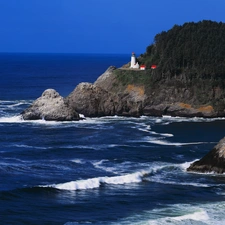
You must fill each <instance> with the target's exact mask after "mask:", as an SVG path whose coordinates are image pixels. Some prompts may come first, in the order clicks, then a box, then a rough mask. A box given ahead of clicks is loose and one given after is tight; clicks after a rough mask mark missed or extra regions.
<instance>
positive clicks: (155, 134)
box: [0, 54, 225, 225]
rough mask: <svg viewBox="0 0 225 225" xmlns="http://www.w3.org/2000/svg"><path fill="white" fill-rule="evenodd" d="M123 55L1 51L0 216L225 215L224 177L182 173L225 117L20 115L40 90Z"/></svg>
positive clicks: (37, 220) (211, 219)
mask: <svg viewBox="0 0 225 225" xmlns="http://www.w3.org/2000/svg"><path fill="white" fill-rule="evenodd" d="M129 59H130V56H129V55H82V54H80V55H73V54H0V224H21V225H22V224H35V225H36V224H42V225H45V224H46V225H47V224H51V225H59V224H60V225H75V224H135V225H140V224H152V225H158V224H179V225H180V224H210V225H211V224H218V225H220V224H221V225H222V224H224V223H225V215H224V207H225V176H224V175H215V174H196V173H187V172H186V168H187V167H188V166H189V165H190V163H191V162H193V161H194V160H196V159H199V158H201V157H202V156H203V155H204V154H206V153H207V152H208V151H209V150H210V149H211V148H212V147H213V146H214V145H215V144H216V143H217V142H218V141H219V140H220V139H221V138H222V137H223V136H224V127H225V119H223V118H220V119H219V118H215V119H203V118H192V119H187V118H179V117H176V118H172V117H167V116H165V117H161V118H160V117H140V118H124V117H117V116H115V117H102V118H86V119H85V120H83V121H76V122H54V121H52V122H47V121H44V120H38V121H23V120H22V118H21V117H20V116H19V113H20V112H21V111H22V110H23V109H25V108H26V107H28V106H29V105H30V104H31V103H32V101H33V100H34V99H36V98H37V97H39V96H40V95H41V94H42V92H43V91H44V90H45V89H47V88H55V89H56V90H57V91H58V92H59V93H60V94H61V95H62V96H67V95H68V94H69V93H70V92H71V91H72V90H73V89H74V88H75V86H76V85H77V84H78V83H80V82H83V81H85V82H94V81H95V80H96V79H97V77H98V76H99V75H101V74H102V73H103V72H104V71H105V70H106V69H107V68H108V66H110V65H115V66H117V67H119V66H122V65H123V64H125V63H127V62H128V61H129Z"/></svg>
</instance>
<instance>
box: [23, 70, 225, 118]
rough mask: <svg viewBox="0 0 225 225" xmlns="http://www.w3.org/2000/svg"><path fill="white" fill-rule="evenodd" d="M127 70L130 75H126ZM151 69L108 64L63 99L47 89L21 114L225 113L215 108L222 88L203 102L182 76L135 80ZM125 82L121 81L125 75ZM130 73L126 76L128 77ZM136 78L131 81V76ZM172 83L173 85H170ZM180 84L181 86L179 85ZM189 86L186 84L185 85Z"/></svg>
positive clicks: (192, 115)
mask: <svg viewBox="0 0 225 225" xmlns="http://www.w3.org/2000/svg"><path fill="white" fill-rule="evenodd" d="M124 73H127V74H128V75H127V74H124ZM129 73H133V75H131V76H130V75H129ZM148 73H149V72H148V71H130V72H129V71H125V72H124V71H123V70H122V69H117V68H115V67H113V66H111V67H109V68H108V69H107V70H106V71H105V73H103V74H102V75H101V76H100V77H99V78H98V79H97V80H96V81H95V82H94V83H93V84H91V83H80V84H79V85H78V86H77V87H76V88H75V89H74V90H73V91H72V92H71V93H70V95H69V96H67V97H65V98H63V97H62V96H60V95H59V93H57V92H56V91H55V90H52V89H48V90H46V91H44V93H43V94H42V96H41V97H40V98H38V99H37V100H36V101H34V102H33V104H32V105H31V106H30V107H29V108H28V109H26V110H24V111H23V112H22V113H21V114H22V116H23V119H24V120H35V119H43V118H44V119H45V120H56V121H70V120H79V119H80V117H79V114H83V115H84V116H85V117H101V116H114V115H118V116H132V117H139V116H141V115H145V116H162V115H170V116H183V117H220V116H225V111H224V108H222V109H221V107H220V108H218V109H217V108H216V107H215V106H214V105H213V104H209V103H213V99H212V98H213V96H215V99H218V98H221V99H223V98H222V97H223V96H222V95H223V94H224V93H223V92H222V91H221V90H218V89H217V90H216V91H217V92H216V93H215V91H214V90H211V92H208V90H202V93H199V90H197V91H198V95H201V101H200V100H199V98H198V96H197V94H196V93H197V91H196V90H195V89H194V88H193V86H192V87H188V86H187V85H186V84H185V82H184V81H182V77H180V78H177V79H176V80H170V81H168V80H161V81H158V82H155V81H154V82H151V81H149V83H146V82H142V83H141V82H136V80H138V79H140V77H141V76H143V77H148V76H149V77H151V76H152V74H151V73H149V74H148ZM123 76H124V77H125V78H126V79H127V80H126V81H125V82H124V81H121V80H120V79H121V77H122V79H124V77H123ZM126 76H127V77H126ZM129 76H130V77H132V76H134V78H132V79H133V80H132V81H130V80H129V78H130V77H129ZM171 83H172V85H171ZM180 84H181V85H180ZM185 85H186V87H185ZM202 96H205V97H204V99H203V100H202V98H203V97H202Z"/></svg>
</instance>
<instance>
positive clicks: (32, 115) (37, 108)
mask: <svg viewBox="0 0 225 225" xmlns="http://www.w3.org/2000/svg"><path fill="white" fill-rule="evenodd" d="M21 115H22V117H23V119H24V120H38V119H44V120H54V121H72V120H79V119H80V117H79V114H78V113H77V112H76V111H74V110H73V109H71V108H70V107H69V106H68V104H66V103H65V101H64V98H63V97H62V96H60V95H59V93H58V92H56V91H55V90H54V89H47V90H45V91H44V92H43V94H42V96H41V97H40V98H38V99H37V100H35V101H34V102H33V104H32V105H31V106H30V107H29V108H27V109H26V110H24V111H23V112H22V113H21Z"/></svg>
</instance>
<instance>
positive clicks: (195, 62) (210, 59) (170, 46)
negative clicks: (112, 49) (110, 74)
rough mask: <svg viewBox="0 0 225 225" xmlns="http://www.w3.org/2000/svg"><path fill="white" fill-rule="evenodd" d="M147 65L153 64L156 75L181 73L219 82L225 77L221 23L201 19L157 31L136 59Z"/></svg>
mask: <svg viewBox="0 0 225 225" xmlns="http://www.w3.org/2000/svg"><path fill="white" fill-rule="evenodd" d="M139 61H140V63H143V64H146V65H147V67H148V68H149V67H150V65H152V64H157V66H158V67H157V76H158V77H165V78H171V77H174V76H178V75H181V74H182V75H183V76H184V77H185V78H186V80H192V79H196V78H202V79H212V80H214V81H216V80H217V81H220V82H221V85H222V84H223V85H224V81H223V82H222V80H224V78H225V23H222V22H220V23H217V22H213V21H209V20H203V21H200V22H198V23H194V22H189V23H185V24H183V25H182V26H178V25H174V27H173V28H172V29H170V30H168V31H163V32H161V33H159V34H157V35H156V36H155V38H154V42H153V44H151V45H149V46H148V47H147V49H146V52H145V53H144V54H142V55H141V57H140V58H139Z"/></svg>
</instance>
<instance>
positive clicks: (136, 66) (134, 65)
mask: <svg viewBox="0 0 225 225" xmlns="http://www.w3.org/2000/svg"><path fill="white" fill-rule="evenodd" d="M130 68H133V69H139V64H138V62H136V56H135V53H134V52H132V55H131V61H130Z"/></svg>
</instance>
